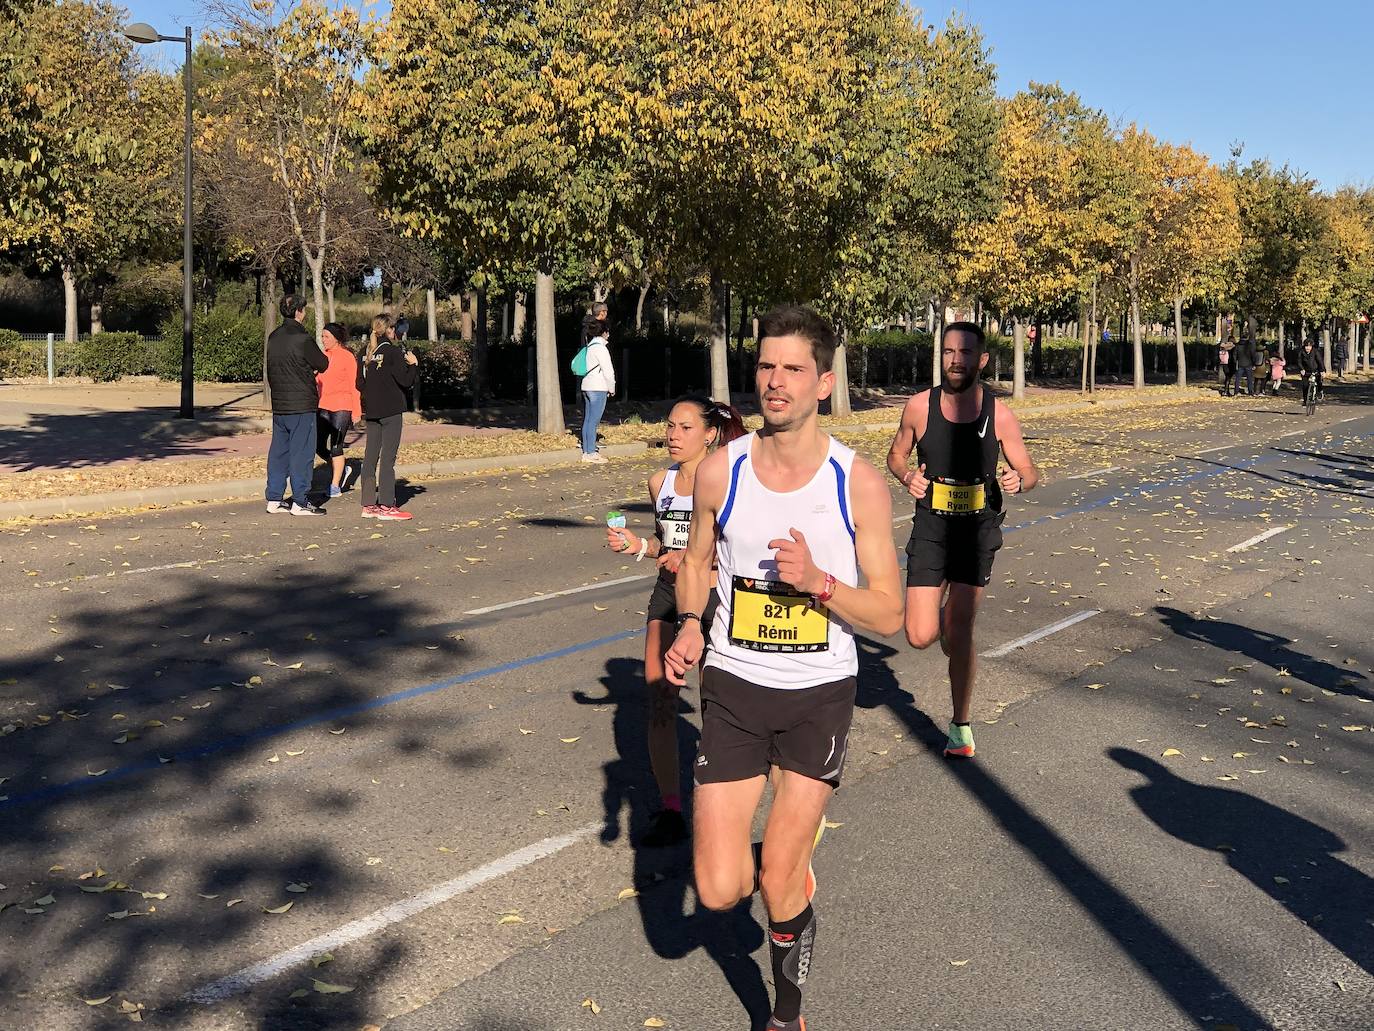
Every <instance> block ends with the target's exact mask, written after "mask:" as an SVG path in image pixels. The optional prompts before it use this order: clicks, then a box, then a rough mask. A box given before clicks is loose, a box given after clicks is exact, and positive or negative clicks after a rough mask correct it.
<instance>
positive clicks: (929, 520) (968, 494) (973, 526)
mask: <svg viewBox="0 0 1374 1031" xmlns="http://www.w3.org/2000/svg"><path fill="white" fill-rule="evenodd" d="M978 389H979V390H981V391H982V402H983V403H982V405H981V407H980V410H979V412H978V417H977V418H976V419H974V420H973V421H972V422H950V421H949V420H948V419H946V418H945V415H944V412H943V411H942V410H941V407H940V397H941V393H942V389H941V388H940V387H933V388H932V389H931V391H930V409H929V413H928V415H927V416H926V429H925V433H923V434H922V435H921V439H920V440H918V441H917V442H916V464H917V465H924V466H925V475H926V478H927V479H929V480H930V488H929V489H928V490H927V491H926V496H925V497H923V498H921V499H920V500H919V501H918V502H916V512H915V515H914V518H913V519H912V524H911V540H910V541H909V542H908V544H907V549H906V550H907V586H909V587H917V586H926V587H938V586H939V585H940V584H942V583H944V582H945V581H947V580H948V581H950V582H953V583H964V584H970V585H972V586H974V587H983V586H986V585H987V583H988V581H989V580H990V579H991V578H992V560H993V556H994V555H995V554H996V553H997V549H998V548H1000V547H1001V546H1002V530H1001V526H1002V519H1003V512H1002V489H1001V487H999V486H998V483H997V458H998V454H999V452H1000V451H1001V443H1000V442H999V441H998V439H997V418H996V411H997V398H996V396H995V395H994V394H993V392H992V390H991V389H990V388H989V387H987V386H982V385H980V386H979V387H978Z"/></svg>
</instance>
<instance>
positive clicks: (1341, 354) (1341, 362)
mask: <svg viewBox="0 0 1374 1031" xmlns="http://www.w3.org/2000/svg"><path fill="white" fill-rule="evenodd" d="M1349 357H1350V348H1349V346H1348V345H1347V344H1346V342H1345V338H1344V337H1337V338H1336V342H1335V343H1334V344H1332V345H1331V372H1332V374H1333V375H1334V376H1335V377H1336V378H1337V379H1345V363H1346V361H1347V359H1349Z"/></svg>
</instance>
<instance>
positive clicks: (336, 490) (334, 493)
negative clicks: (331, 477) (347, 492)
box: [329, 483, 343, 498]
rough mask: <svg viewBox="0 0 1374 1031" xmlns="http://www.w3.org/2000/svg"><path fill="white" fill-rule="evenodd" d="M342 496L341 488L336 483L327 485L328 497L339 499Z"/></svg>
mask: <svg viewBox="0 0 1374 1031" xmlns="http://www.w3.org/2000/svg"><path fill="white" fill-rule="evenodd" d="M342 494H343V488H342V487H340V486H339V485H338V484H337V483H331V484H330V485H329V496H330V497H331V498H337V497H340V496H341V495H342Z"/></svg>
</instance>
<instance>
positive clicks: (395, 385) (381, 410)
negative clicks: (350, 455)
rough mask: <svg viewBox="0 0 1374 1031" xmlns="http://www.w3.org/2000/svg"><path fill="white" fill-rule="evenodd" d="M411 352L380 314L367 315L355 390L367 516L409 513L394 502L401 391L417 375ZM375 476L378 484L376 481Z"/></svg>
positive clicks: (392, 516) (403, 394)
mask: <svg viewBox="0 0 1374 1031" xmlns="http://www.w3.org/2000/svg"><path fill="white" fill-rule="evenodd" d="M417 366H418V363H417V360H416V358H415V354H414V352H412V351H409V350H407V349H406V348H405V347H403V346H402V345H401V344H398V343H397V342H396V329H395V327H394V326H393V325H392V324H391V319H390V318H389V317H388V316H386V315H378V316H377V317H376V318H375V319H373V320H372V332H371V333H370V334H369V335H368V338H367V350H366V351H364V352H363V354H362V356H361V357H360V358H359V359H358V392H359V393H360V394H361V395H362V399H363V420H364V422H365V423H366V425H367V448H366V450H365V451H364V453H363V476H362V490H361V494H362V499H361V500H362V506H363V515H364V516H366V517H367V518H369V519H409V518H410V513H409V512H406V511H403V510H402V509H400V508H398V507H397V506H396V452H397V450H398V449H399V448H400V446H401V424H402V421H403V420H404V417H405V411H406V391H408V390H409V389H410V388H411V387H413V386H415V380H416V378H417V376H418V372H419V370H418V367H417ZM379 480H380V486H379V482H378V481H379Z"/></svg>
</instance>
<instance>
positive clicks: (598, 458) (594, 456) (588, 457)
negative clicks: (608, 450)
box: [582, 451, 609, 465]
mask: <svg viewBox="0 0 1374 1031" xmlns="http://www.w3.org/2000/svg"><path fill="white" fill-rule="evenodd" d="M582 461H584V462H591V463H594V464H596V465H605V464H606V462H607V461H609V459H607V458H606V456H605V455H603V454H601V452H599V451H593V452H592V453H591V454H586V453H585V452H584V453H583V455H582Z"/></svg>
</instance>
